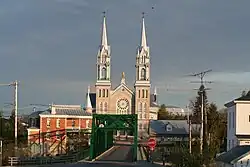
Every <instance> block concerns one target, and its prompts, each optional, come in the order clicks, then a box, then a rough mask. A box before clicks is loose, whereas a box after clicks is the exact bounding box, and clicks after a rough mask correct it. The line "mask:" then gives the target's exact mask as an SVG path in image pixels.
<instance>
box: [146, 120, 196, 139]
mask: <svg viewBox="0 0 250 167" xmlns="http://www.w3.org/2000/svg"><path fill="white" fill-rule="evenodd" d="M167 125H170V126H171V127H172V130H171V131H167V130H166V126H167ZM199 129H200V125H199V124H192V130H191V131H192V133H193V134H196V133H197V134H199ZM150 131H151V132H150V133H153V134H155V135H188V134H189V125H188V122H187V120H151V121H150Z"/></svg>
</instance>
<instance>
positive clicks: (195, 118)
mask: <svg viewBox="0 0 250 167" xmlns="http://www.w3.org/2000/svg"><path fill="white" fill-rule="evenodd" d="M204 89H205V87H204V85H201V86H200V88H199V90H198V92H197V96H196V98H195V100H194V101H191V102H190V106H191V109H192V111H193V115H192V117H191V120H192V123H195V124H200V123H201V102H202V91H203V104H204V106H203V107H204V108H203V109H204V110H205V109H207V107H208V100H207V92H206V90H204ZM204 110H203V111H204Z"/></svg>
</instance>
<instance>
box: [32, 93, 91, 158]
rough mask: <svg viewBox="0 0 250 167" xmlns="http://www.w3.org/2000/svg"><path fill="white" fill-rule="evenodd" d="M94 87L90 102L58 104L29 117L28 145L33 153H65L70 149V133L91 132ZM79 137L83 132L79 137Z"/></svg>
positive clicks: (88, 98)
mask: <svg viewBox="0 0 250 167" xmlns="http://www.w3.org/2000/svg"><path fill="white" fill-rule="evenodd" d="M90 101H91V99H90V89H88V93H87V97H86V106H85V107H84V108H82V107H81V105H55V104H52V105H51V107H50V108H49V109H47V110H43V111H35V112H33V113H31V114H30V115H29V117H28V124H29V128H28V129H27V130H28V145H29V148H30V150H31V155H37V154H40V155H41V154H42V155H43V154H46V155H47V154H51V155H55V154H62V153H64V152H66V150H67V149H68V148H67V145H68V143H69V142H71V143H74V141H73V140H70V138H69V135H70V134H72V133H80V132H81V131H84V132H90V131H91V125H92V110H93V108H92V106H91V102H90ZM77 139H78V140H79V136H78V137H77Z"/></svg>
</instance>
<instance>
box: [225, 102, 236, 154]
mask: <svg viewBox="0 0 250 167" xmlns="http://www.w3.org/2000/svg"><path fill="white" fill-rule="evenodd" d="M235 115H236V105H234V106H232V107H229V108H227V151H228V150H230V149H232V148H233V147H235V146H236V145H237V144H238V140H237V137H236V136H235V131H236V126H235V125H236V119H235V118H236V117H235Z"/></svg>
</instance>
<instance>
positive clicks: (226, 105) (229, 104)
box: [225, 94, 250, 107]
mask: <svg viewBox="0 0 250 167" xmlns="http://www.w3.org/2000/svg"><path fill="white" fill-rule="evenodd" d="M235 101H250V94H247V95H246V96H242V97H239V98H237V99H234V100H232V101H230V102H228V103H226V104H225V107H231V106H233V105H234V104H235Z"/></svg>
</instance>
